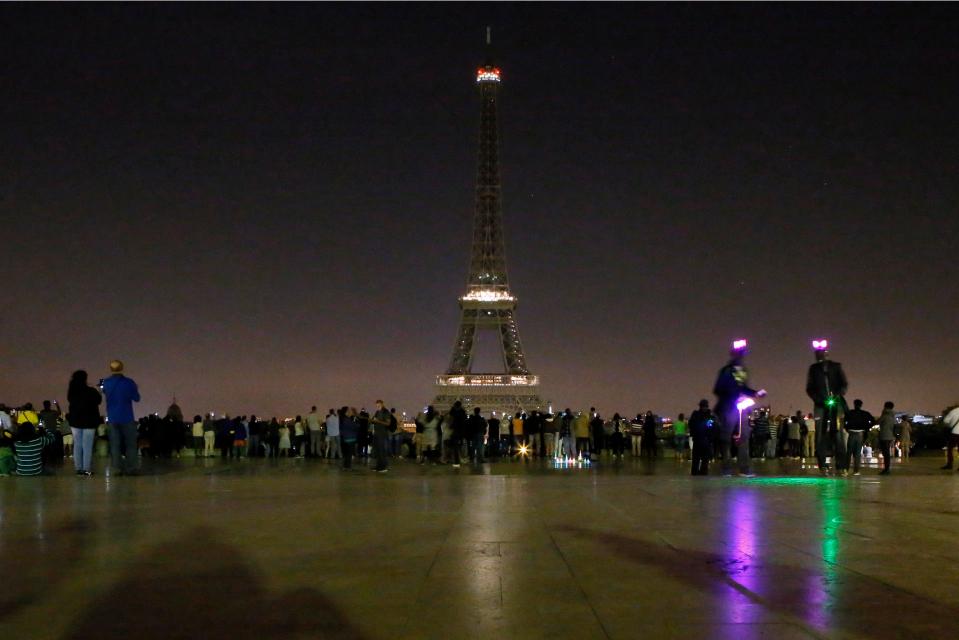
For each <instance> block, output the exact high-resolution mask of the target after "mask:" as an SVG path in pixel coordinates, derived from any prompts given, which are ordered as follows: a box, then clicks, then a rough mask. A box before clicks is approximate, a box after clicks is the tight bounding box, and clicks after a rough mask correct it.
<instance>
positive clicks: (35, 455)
mask: <svg viewBox="0 0 959 640" xmlns="http://www.w3.org/2000/svg"><path fill="white" fill-rule="evenodd" d="M53 440H54V436H53V431H47V432H45V433H44V434H43V435H42V436H39V437H37V438H34V439H33V440H30V441H29V442H18V443H16V445H15V446H16V451H17V475H18V476H38V475H40V473H41V472H42V471H43V463H42V462H41V461H40V454H41V453H42V452H43V448H44V447H45V446H47V445H48V444H51V443H53Z"/></svg>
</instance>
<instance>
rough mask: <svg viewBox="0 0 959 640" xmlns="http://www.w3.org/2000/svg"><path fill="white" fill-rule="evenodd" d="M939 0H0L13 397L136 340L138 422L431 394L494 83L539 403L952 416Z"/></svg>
mask: <svg viewBox="0 0 959 640" xmlns="http://www.w3.org/2000/svg"><path fill="white" fill-rule="evenodd" d="M955 13H956V12H955V11H951V10H949V9H948V8H945V7H942V6H939V5H899V4H896V5H865V6H863V5H799V6H795V5H732V6H728V5H599V6H596V5H583V4H574V5H506V4H496V5H483V4H468V5H365V4H361V5H344V4H334V5H326V4H323V5H321V4H310V5H299V4H297V5H285V4H284V5H280V4H277V5H158V4H147V5H95V6H90V5H5V6H3V7H0V15H2V16H3V18H4V23H5V24H6V25H7V32H8V34H9V37H8V38H6V39H5V40H6V42H5V44H4V51H5V53H6V54H7V55H5V56H4V58H5V59H6V60H7V61H8V64H7V66H6V69H5V73H4V82H3V84H2V87H3V88H2V89H0V91H3V100H2V101H0V104H2V106H0V108H2V109H3V112H4V115H5V118H4V120H5V122H6V123H7V126H5V127H4V128H3V132H2V133H0V136H2V137H0V167H2V169H3V175H5V176H7V181H6V184H5V185H4V187H5V188H4V189H3V190H2V193H0V208H2V215H0V219H2V221H3V227H2V230H3V232H4V236H5V237H6V238H7V239H8V243H7V244H8V246H7V247H6V250H5V251H4V252H3V256H2V258H0V260H2V264H3V273H4V274H6V278H5V282H6V283H7V287H6V289H5V294H6V298H7V304H6V305H5V309H4V311H3V312H2V314H0V318H2V319H0V326H2V328H3V330H2V335H3V348H2V351H0V357H2V359H3V362H4V366H3V367H2V368H0V370H2V373H0V376H2V377H0V401H3V402H6V403H7V404H10V405H19V404H22V403H24V402H27V401H30V402H33V403H35V404H37V403H39V402H40V401H42V400H44V399H50V400H53V399H58V400H60V402H61V403H65V395H66V386H67V380H68V379H69V376H70V373H71V372H72V371H73V370H74V369H78V368H83V369H86V370H87V371H89V373H90V377H91V379H92V380H94V381H95V380H96V379H97V378H99V377H101V376H104V375H106V371H107V363H108V362H109V361H110V360H111V359H112V358H121V359H123V360H124V361H125V362H126V363H127V368H128V372H129V374H130V375H131V377H133V378H134V379H136V380H137V382H138V383H139V384H140V387H141V391H142V393H143V396H144V402H142V403H141V405H140V406H139V408H138V409H139V410H140V411H141V412H142V413H147V412H153V411H159V412H161V413H162V412H163V411H164V410H165V408H166V406H167V405H168V404H169V403H170V400H171V398H172V396H174V395H176V396H177V399H178V401H179V404H180V405H181V406H182V407H183V410H184V412H185V413H187V414H189V415H191V416H192V415H193V414H194V413H201V412H204V411H210V410H215V411H217V412H218V413H224V412H226V413H231V414H235V413H241V414H242V413H246V414H249V413H257V414H259V415H292V414H296V413H304V412H306V411H308V410H309V407H310V406H311V405H313V404H315V405H317V406H319V407H320V408H321V409H327V408H329V407H331V406H340V405H343V404H350V405H356V406H366V407H369V406H371V405H372V404H373V401H374V400H376V399H377V398H383V399H384V400H386V402H387V404H388V405H391V406H396V407H397V408H398V409H400V410H403V411H416V410H417V409H419V408H420V407H422V406H423V405H424V404H425V403H427V402H429V400H430V399H431V398H432V397H433V386H432V381H433V378H434V376H436V375H437V374H440V373H442V372H443V371H444V370H445V369H446V366H447V364H448V360H449V356H450V350H451V347H452V344H453V340H454V336H455V330H456V324H457V320H458V308H457V303H456V299H457V297H458V296H460V295H462V293H463V291H464V288H465V283H466V276H467V269H468V260H469V248H470V230H471V224H472V206H473V183H474V180H475V154H476V137H477V127H478V122H479V103H478V96H477V90H476V87H475V83H474V73H475V69H476V67H477V66H478V65H479V64H481V63H482V62H483V61H484V56H485V51H484V38H485V28H486V25H488V24H489V25H492V27H493V42H494V51H495V56H496V62H497V66H499V67H500V68H501V69H502V71H503V86H502V91H501V102H500V118H501V150H500V151H501V155H500V163H501V169H502V178H503V185H504V196H503V203H504V222H505V229H506V238H507V241H506V244H507V255H508V258H507V260H508V268H509V274H510V280H511V287H512V289H513V293H514V294H515V295H516V296H517V297H518V298H519V300H520V306H519V310H518V313H517V319H518V323H519V328H520V332H521V335H522V339H523V343H524V347H525V351H526V355H527V358H528V364H529V366H530V369H531V371H532V373H534V374H537V375H539V376H540V377H541V379H542V384H543V393H542V395H543V397H544V398H546V399H549V400H551V401H552V402H553V404H554V408H564V407H566V406H569V407H572V408H573V409H581V410H586V409H588V408H589V407H590V406H596V407H597V408H599V409H600V410H601V411H602V412H603V413H605V414H612V413H613V412H614V411H618V412H620V413H625V414H630V415H632V414H635V413H636V412H638V411H640V410H646V409H652V410H653V411H655V412H657V413H660V414H663V415H675V414H676V413H678V412H680V411H684V412H687V413H688V412H689V411H691V410H692V409H693V408H694V407H695V405H696V402H697V401H698V400H699V399H700V398H702V397H705V398H709V399H710V400H712V395H711V394H710V390H711V388H712V384H713V381H714V377H715V374H716V371H717V370H718V369H719V368H720V367H721V366H722V365H723V364H724V363H725V361H726V356H727V351H728V346H729V343H730V342H731V341H732V339H734V338H738V337H746V338H748V339H749V340H750V343H751V344H752V354H751V356H750V358H749V360H748V365H749V367H750V370H751V372H752V380H751V382H752V383H753V384H754V385H755V386H758V387H765V388H766V389H768V390H769V393H770V396H769V401H770V403H771V404H772V406H773V410H774V411H777V412H786V411H794V410H796V409H801V410H803V411H809V410H810V409H811V406H810V404H809V402H808V401H807V400H806V398H805V394H804V382H805V373H806V368H807V367H808V365H809V364H810V363H811V362H812V360H813V357H812V353H811V349H810V347H809V343H810V340H812V339H814V338H820V337H826V338H829V339H830V342H831V343H832V355H833V357H834V358H835V359H836V360H837V361H840V362H842V363H843V365H844V368H845V370H846V373H847V375H848V377H849V380H850V388H849V394H848V398H849V400H850V402H851V400H852V399H853V398H862V399H863V400H864V401H865V402H866V408H867V409H870V410H877V409H878V408H879V407H881V403H882V402H883V401H885V400H893V401H894V402H895V403H896V405H897V408H898V409H902V410H916V411H926V412H937V411H939V410H941V409H942V408H943V407H945V406H946V405H947V404H949V403H952V402H955V401H959V389H957V384H956V375H955V373H954V366H953V363H954V362H956V360H957V356H959V336H957V332H956V331H955V328H954V326H955V319H954V317H955V311H954V310H955V309H956V308H959V267H957V263H956V260H955V258H954V257H953V256H954V253H955V247H954V246H953V244H954V242H955V238H956V235H957V232H959V222H957V220H959V217H957V211H959V183H957V178H956V176H957V175H959V130H957V129H959V126H957V123H956V120H955V114H956V113H957V112H959V92H957V88H956V83H955V80H954V78H953V75H954V69H955V67H956V63H957V61H959V50H957V46H956V44H955V37H954V34H955V33H956V31H957V27H959V20H957V18H956V17H955Z"/></svg>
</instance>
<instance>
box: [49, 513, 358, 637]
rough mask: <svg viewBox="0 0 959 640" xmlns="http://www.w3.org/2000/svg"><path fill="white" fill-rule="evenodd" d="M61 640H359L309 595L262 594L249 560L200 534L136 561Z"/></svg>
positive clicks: (333, 609)
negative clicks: (205, 639) (310, 639)
mask: <svg viewBox="0 0 959 640" xmlns="http://www.w3.org/2000/svg"><path fill="white" fill-rule="evenodd" d="M64 637H65V638H66V639H68V640H120V639H124V640H126V639H128V638H136V639H137V640H176V639H180V638H182V639H184V640H186V639H191V640H195V639H196V638H207V639H213V640H219V639H222V640H246V639H249V640H253V639H254V638H255V639H257V640H263V639H264V638H270V639H273V638H278V639H283V638H315V639H317V640H362V638H363V635H362V634H361V633H360V632H359V631H358V630H357V629H356V628H355V627H353V626H352V625H351V623H350V622H349V621H348V620H347V619H346V617H345V616H344V615H343V614H342V613H341V612H340V611H339V609H338V608H337V606H336V605H335V604H334V603H333V602H332V601H331V600H330V599H329V598H327V597H326V596H324V595H323V594H321V593H319V592H318V591H315V590H313V589H298V590H293V591H288V592H284V593H269V592H268V591H267V589H266V587H265V586H264V583H263V580H262V578H261V577H260V576H259V575H258V574H257V573H256V571H255V570H254V568H253V567H252V566H251V563H250V562H249V560H248V559H245V558H244V557H243V556H242V555H241V554H240V552H239V551H237V550H236V549H234V548H233V547H231V546H229V545H228V544H226V543H224V542H223V541H222V540H221V539H220V538H219V537H218V536H217V533H216V531H215V530H213V529H210V528H206V527H200V528H196V529H194V530H192V531H190V532H189V533H188V534H187V535H185V536H183V537H181V538H178V539H176V540H172V541H170V542H167V543H164V544H161V545H159V546H158V547H156V548H154V549H153V550H151V551H150V552H149V553H148V554H146V555H144V556H142V557H140V558H138V559H137V560H136V561H134V562H133V563H132V564H130V566H129V567H128V568H127V569H126V571H125V572H124V574H123V576H122V577H121V578H120V580H119V581H118V582H116V583H115V584H114V585H113V586H111V587H109V588H108V589H107V590H106V591H105V592H104V593H101V594H100V595H99V596H98V597H97V598H96V599H95V600H94V601H93V602H92V603H91V604H90V605H89V606H88V607H87V609H86V610H85V611H84V612H83V613H82V614H81V615H80V617H79V618H78V619H77V620H76V621H75V622H74V623H73V624H71V625H70V627H69V631H68V632H67V634H66V635H65V636H64Z"/></svg>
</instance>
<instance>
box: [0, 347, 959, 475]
mask: <svg viewBox="0 0 959 640" xmlns="http://www.w3.org/2000/svg"><path fill="white" fill-rule="evenodd" d="M819 346H820V347H821V348H816V350H815V354H816V362H815V363H813V365H811V366H810V368H809V372H808V375H807V385H806V392H807V394H808V395H809V397H810V399H811V400H812V402H813V412H812V413H809V414H805V415H804V414H802V413H801V412H798V411H797V412H796V413H795V415H793V416H784V415H775V416H774V415H771V412H770V410H769V408H768V407H757V406H756V403H755V398H760V397H762V396H764V395H765V392H764V391H763V390H754V389H752V388H751V387H750V386H749V384H748V380H749V373H748V371H747V369H746V367H745V365H744V358H745V355H746V343H745V341H736V342H735V343H734V345H733V349H732V352H731V356H730V360H729V362H728V363H727V364H726V365H725V366H724V367H723V368H722V369H721V370H720V372H719V375H718V377H717V380H716V384H715V385H714V390H713V392H714V394H715V395H716V402H715V404H714V405H713V406H710V403H709V402H708V401H707V400H705V399H704V400H701V401H700V402H699V405H698V407H697V409H696V410H694V411H693V412H692V413H691V414H690V415H689V417H688V418H687V417H686V415H685V414H679V416H678V417H677V418H676V419H675V420H671V421H664V420H662V419H661V418H659V417H657V416H656V415H654V414H653V412H652V411H646V412H643V413H639V414H637V415H636V417H635V418H633V419H627V418H624V417H622V416H621V415H620V414H618V413H617V414H613V415H612V417H609V418H604V417H602V416H601V415H600V414H599V412H597V411H596V409H595V408H592V407H591V408H590V409H589V411H588V412H583V411H573V410H571V409H568V408H567V409H565V410H563V411H560V412H558V413H555V414H554V413H550V412H541V411H538V410H531V411H529V412H525V411H517V412H515V414H513V415H510V414H502V413H497V412H496V411H491V412H486V413H485V414H484V412H483V409H482V408H481V407H471V408H470V410H468V409H467V408H466V407H464V406H463V404H462V403H461V402H456V403H454V405H453V406H452V407H451V408H450V409H449V410H447V411H440V410H437V409H435V408H434V407H432V406H430V407H427V408H425V409H424V410H423V411H422V412H420V413H419V414H417V415H416V416H415V418H414V419H413V420H412V421H410V422H407V421H405V420H404V419H403V418H402V417H400V416H398V415H397V413H396V410H395V409H387V408H386V405H385V403H384V402H383V401H382V400H378V401H377V402H376V403H375V407H374V410H373V411H372V412H369V411H367V410H366V409H359V410H357V409H356V408H355V407H348V406H343V407H340V408H339V409H329V410H328V411H326V412H324V413H320V412H319V411H318V410H317V407H315V406H314V407H312V408H311V410H310V412H309V413H307V414H306V415H305V416H296V417H295V418H292V419H277V418H276V417H271V418H269V419H263V418H259V417H257V416H255V415H251V416H249V417H247V416H245V415H240V416H233V417H231V416H228V415H223V416H219V417H217V416H215V415H213V414H207V415H203V416H201V415H197V416H194V417H193V419H192V420H186V419H185V418H184V415H183V412H182V410H181V409H180V407H179V406H178V405H177V403H176V399H175V398H174V401H173V403H172V404H171V405H170V407H169V409H168V410H167V412H166V415H164V416H163V417H161V416H159V415H151V416H146V417H144V418H141V419H140V420H136V419H135V416H134V408H133V405H134V403H136V402H139V400H140V395H139V390H138V388H137V385H136V383H135V382H134V381H133V380H132V379H130V378H128V377H126V376H125V375H124V365H123V363H122V362H121V361H119V360H114V361H113V362H111V363H110V376H108V377H107V378H104V379H101V380H100V381H99V383H98V384H97V385H96V386H93V385H91V384H90V383H89V380H88V375H87V373H86V372H85V371H76V372H74V374H73V375H72V376H71V379H70V382H69V386H68V390H67V400H68V402H69V407H68V410H67V411H66V412H64V411H62V409H61V407H60V406H59V404H58V403H57V402H56V401H53V402H50V401H44V402H43V409H42V410H40V411H35V410H34V408H33V406H32V405H31V404H29V403H28V404H25V405H23V406H22V407H20V408H19V409H17V410H16V411H11V410H10V409H8V408H7V407H5V406H3V405H0V475H10V474H11V473H14V472H15V473H16V474H18V475H39V474H41V473H43V471H44V468H45V466H44V462H45V461H46V462H50V461H58V460H63V459H64V458H72V460H73V464H74V468H75V472H76V474H77V475H81V476H90V475H92V474H93V458H94V454H95V453H98V455H99V457H105V456H106V455H107V454H109V458H110V469H111V474H115V475H137V474H138V473H139V468H140V460H141V458H144V457H146V458H171V457H179V456H181V455H182V454H183V453H184V452H185V451H192V455H193V456H194V457H196V458H204V457H206V458H209V457H220V458H222V459H224V460H235V459H241V458H273V459H278V458H310V459H321V460H327V461H337V463H338V464H341V465H342V468H343V469H352V468H354V461H355V460H357V459H359V460H360V461H362V462H363V463H364V464H365V463H366V462H367V461H369V463H370V464H371V465H372V466H373V469H374V470H375V471H377V472H380V473H386V472H387V471H388V469H389V464H390V460H391V459H395V458H408V459H410V460H413V461H415V462H418V463H419V464H423V465H425V464H431V465H445V464H448V465H451V466H452V467H453V468H458V467H460V466H461V465H462V464H463V462H464V461H468V462H469V463H472V464H483V463H484V462H486V461H487V460H489V459H494V460H495V459H501V458H504V457H506V458H520V459H535V458H541V459H547V460H555V461H575V460H586V461H589V462H591V463H592V462H601V461H604V460H605V461H616V460H622V459H623V458H624V457H625V456H627V455H629V456H632V457H635V458H645V459H655V458H657V457H661V456H662V455H663V454H664V451H665V450H666V449H673V450H674V451H675V458H676V460H678V461H679V462H683V463H686V462H688V463H689V465H690V468H691V473H692V475H707V474H708V473H709V464H710V463H711V462H713V461H717V460H718V461H721V463H722V473H723V474H724V475H731V474H732V471H733V468H734V467H738V471H739V473H740V475H744V476H747V477H748V476H752V475H753V473H752V467H751V465H752V460H754V459H757V458H760V459H772V458H783V459H800V460H803V461H815V463H816V465H817V466H818V468H819V470H820V472H821V473H822V474H823V475H837V476H845V475H849V474H850V473H851V474H852V475H859V474H860V473H861V469H862V461H863V459H864V458H865V459H866V460H871V459H872V458H873V452H874V451H876V452H879V453H880V454H881V457H882V460H883V468H882V471H881V472H880V473H882V474H889V473H890V468H891V467H890V463H891V461H892V459H893V458H894V457H896V456H901V457H902V459H903V460H905V459H908V456H909V452H910V448H911V426H912V425H911V424H910V422H909V421H908V419H906V418H905V417H904V416H897V414H896V413H895V406H894V404H893V403H892V402H886V403H885V404H884V406H883V408H882V411H881V413H880V414H879V416H878V417H874V416H873V415H872V414H870V413H869V412H867V411H866V410H864V409H863V403H862V401H861V400H855V401H854V402H853V408H852V409H849V408H848V406H847V405H846V401H845V394H846V390H847V386H848V383H847V381H846V377H845V373H844V372H843V369H842V366H841V365H840V364H839V363H837V362H833V361H831V360H830V359H829V358H828V352H827V351H826V348H825V346H826V343H825V341H822V343H821V344H819ZM104 399H105V403H104ZM103 404H105V407H104V408H105V417H104V416H103V415H101V405H103ZM942 423H943V425H944V427H945V428H946V429H947V430H948V433H949V436H948V446H947V455H948V458H947V463H946V465H945V466H944V467H943V468H944V469H951V468H952V465H953V449H954V448H957V447H959V407H949V408H947V409H946V410H945V411H944V412H943V417H942Z"/></svg>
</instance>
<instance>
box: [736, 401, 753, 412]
mask: <svg viewBox="0 0 959 640" xmlns="http://www.w3.org/2000/svg"><path fill="white" fill-rule="evenodd" d="M753 406H756V401H755V400H753V399H752V398H740V399H739V402H737V403H736V408H737V409H739V411H740V413H742V412H743V411H745V410H746V409H748V408H749V407H753Z"/></svg>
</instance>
